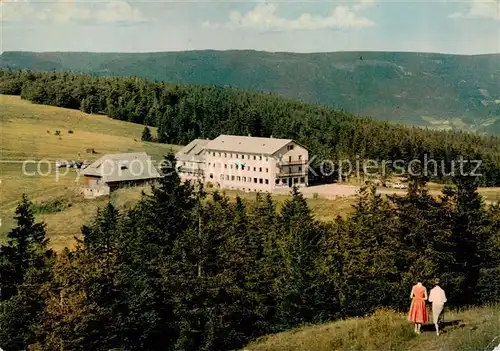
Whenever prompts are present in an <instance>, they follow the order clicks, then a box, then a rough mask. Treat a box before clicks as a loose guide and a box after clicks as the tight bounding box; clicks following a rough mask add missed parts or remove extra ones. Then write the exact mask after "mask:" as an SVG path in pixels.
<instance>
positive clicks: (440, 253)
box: [0, 154, 500, 351]
mask: <svg viewBox="0 0 500 351" xmlns="http://www.w3.org/2000/svg"><path fill="white" fill-rule="evenodd" d="M167 160H168V161H170V162H172V163H173V164H174V165H175V160H174V156H173V155H172V154H170V155H168V156H167ZM163 172H165V173H166V172H168V174H169V175H168V176H166V177H164V178H162V179H161V181H160V182H159V184H158V185H157V186H155V187H154V188H153V191H152V194H148V195H143V197H142V199H141V200H140V201H139V203H138V204H137V205H136V206H135V207H134V208H132V209H129V210H121V211H120V210H119V209H117V208H115V207H114V206H113V205H111V204H109V205H107V206H106V207H104V208H102V209H101V210H100V211H99V213H98V214H97V216H96V218H95V219H94V221H93V223H92V224H91V225H89V226H85V227H83V228H82V233H83V241H82V242H80V243H79V245H78V248H77V249H76V250H74V251H71V252H70V251H66V252H63V253H61V254H59V255H57V256H56V254H55V253H54V252H53V251H51V250H48V249H47V245H48V244H47V241H46V237H45V229H44V225H43V223H36V222H35V219H34V216H33V206H32V204H31V203H30V202H29V200H28V199H27V198H23V199H22V201H21V203H20V204H19V207H18V209H17V212H16V219H17V226H16V228H14V229H13V230H12V231H11V232H10V233H9V243H8V244H7V245H5V246H2V247H1V251H0V274H1V277H2V279H1V281H0V287H1V292H2V294H1V302H0V346H1V347H2V349H4V350H5V351H17V350H25V349H27V348H28V346H30V348H29V349H30V350H96V351H101V350H102V351H108V350H149V351H155V350H158V351H160V350H161V351H174V350H175V351H176V350H183V351H196V350H204V351H226V350H235V349H238V348H241V347H242V346H243V345H245V344H246V343H247V342H248V341H249V340H251V339H254V338H256V337H258V336H260V335H263V334H267V333H272V332H278V331H281V330H286V329H289V328H293V327H296V326H298V325H301V324H303V323H311V322H325V321H328V320H333V319H338V318H344V317H349V316H363V315H365V314H366V313H371V312H373V311H375V309H377V308H379V307H382V306H386V307H391V308H395V309H397V310H400V311H407V308H408V307H409V303H410V300H409V294H410V290H411V287H412V285H413V284H415V283H416V282H417V281H421V282H422V283H424V285H427V286H428V284H429V283H430V282H431V281H432V279H435V278H436V277H439V278H440V279H441V281H442V284H441V285H442V286H443V288H444V289H445V290H446V294H447V297H448V306H449V307H450V308H456V307H464V306H469V305H481V304H486V303H495V302H496V303H498V302H500V289H498V287H499V286H500V280H499V279H500V274H499V273H500V260H499V259H500V257H499V254H500V250H499V249H500V247H499V244H500V237H499V227H498V223H499V219H500V207H498V206H492V207H485V205H484V204H483V202H482V199H481V197H480V196H479V195H478V194H477V189H476V179H474V178H473V177H455V178H454V184H455V185H454V186H453V187H447V188H446V189H445V190H444V191H443V194H442V197H441V198H440V199H436V198H434V197H432V196H429V195H428V193H427V190H426V188H425V182H424V180H423V179H420V178H415V179H412V180H411V183H410V187H409V192H408V194H407V195H406V196H403V197H397V196H392V197H389V198H387V199H386V198H382V197H381V196H380V195H377V194H375V190H374V189H363V190H362V192H361V194H360V196H359V198H358V200H357V203H356V205H355V209H354V213H353V214H352V215H351V216H349V217H347V218H344V219H341V218H339V219H338V220H336V221H334V222H327V223H324V222H318V221H316V220H314V219H313V216H312V214H311V211H310V209H309V208H308V206H307V202H306V201H305V199H304V198H303V196H302V195H301V194H300V193H298V192H297V191H296V190H294V191H293V194H292V196H291V198H290V199H289V200H287V201H286V202H285V203H284V205H283V207H282V209H281V211H279V213H278V212H277V211H276V204H275V203H274V201H273V199H272V197H271V196H270V195H267V196H262V195H261V194H258V195H257V197H256V201H255V202H251V203H244V202H243V201H242V200H241V199H240V198H236V201H230V200H229V199H228V198H227V197H225V196H224V195H222V194H219V193H213V194H211V195H210V196H207V195H206V194H205V193H204V192H203V189H202V188H201V187H196V186H194V184H189V183H184V184H181V183H180V179H179V177H178V175H177V174H176V173H175V172H172V170H171V169H163ZM416 219H418V220H416ZM374 325H375V326H376V327H380V326H379V324H378V323H376V324H374ZM380 328H383V326H382V327H380ZM408 329H410V328H408ZM366 332H367V330H363V331H362V333H364V334H366ZM384 332H385V333H387V330H384ZM403 332H405V331H404V330H400V333H403ZM490 341H491V340H488V339H487V338H485V337H484V335H482V336H481V338H480V339H479V340H478V341H477V342H476V343H475V345H476V346H478V348H476V350H483V349H484V347H485V346H486V345H487V344H488V343H489V342H490ZM373 342H374V343H376V341H373ZM370 345H373V343H371V344H370ZM381 349H384V348H383V347H381ZM490 350H491V349H490Z"/></svg>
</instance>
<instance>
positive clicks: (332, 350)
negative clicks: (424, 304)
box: [244, 305, 500, 351]
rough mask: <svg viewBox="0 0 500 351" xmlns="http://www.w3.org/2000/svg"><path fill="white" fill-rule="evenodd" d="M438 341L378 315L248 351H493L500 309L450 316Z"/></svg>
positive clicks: (286, 335)
mask: <svg viewBox="0 0 500 351" xmlns="http://www.w3.org/2000/svg"><path fill="white" fill-rule="evenodd" d="M444 318H445V319H444V322H445V325H444V328H443V329H442V334H441V335H440V336H439V337H438V336H436V334H435V332H434V326H433V325H432V324H430V323H429V324H426V325H424V326H422V334H420V335H416V334H415V333H413V326H412V324H411V323H409V322H408V321H407V320H406V314H401V313H396V312H393V311H389V310H380V311H377V312H376V313H374V314H373V315H371V316H367V317H365V318H352V319H346V320H341V321H336V322H332V323H326V324H320V325H311V326H304V327H302V328H298V329H294V330H290V331H286V332H283V333H279V334H275V335H269V336H265V337H263V338H260V339H258V340H256V341H255V342H253V343H251V344H250V345H248V346H247V347H245V348H244V350H247V351H347V350H350V351H352V350H360V351H361V350H363V351H375V350H380V351H389V350H398V351H406V350H407V351H491V350H493V348H494V347H495V346H497V345H499V344H500V306H498V305H496V306H486V307H480V308H472V309H467V310H463V311H447V310H445V315H444Z"/></svg>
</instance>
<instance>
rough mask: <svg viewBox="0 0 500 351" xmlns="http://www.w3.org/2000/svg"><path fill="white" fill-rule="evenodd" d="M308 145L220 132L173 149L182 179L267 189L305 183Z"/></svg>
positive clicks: (304, 184) (240, 187) (248, 188)
mask: <svg viewBox="0 0 500 351" xmlns="http://www.w3.org/2000/svg"><path fill="white" fill-rule="evenodd" d="M308 155H309V152H308V149H307V148H305V147H304V146H302V145H300V144H298V143H297V142H295V141H293V140H291V139H277V138H272V137H271V138H260V137H251V136H236V135H220V136H218V137H217V138H215V139H214V140H205V139H195V140H193V141H192V142H191V143H189V144H188V145H186V146H185V147H184V148H182V149H181V150H180V151H179V152H177V153H176V159H177V166H178V168H179V175H180V177H181V179H182V180H188V179H189V180H195V179H200V180H202V181H203V182H205V183H208V182H210V183H212V184H213V185H214V186H215V187H219V188H221V189H239V190H244V191H263V192H265V191H269V192H272V191H273V190H276V189H283V188H289V187H292V186H298V187H305V186H308Z"/></svg>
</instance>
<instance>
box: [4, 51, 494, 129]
mask: <svg viewBox="0 0 500 351" xmlns="http://www.w3.org/2000/svg"><path fill="white" fill-rule="evenodd" d="M0 67H4V68H5V67H10V68H13V69H32V70H37V71H75V72H83V73H92V74H97V75H115V76H116V75H118V76H120V75H121V76H140V77H144V78H147V79H153V80H161V81H168V82H175V83H192V84H214V85H221V86H224V85H230V86H233V87H238V88H245V89H253V90H259V91H265V92H273V93H277V94H280V95H282V96H285V97H289V98H300V99H302V100H304V101H306V102H310V103H315V104H322V105H328V106H332V107H336V108H340V109H345V110H347V111H350V112H354V113H358V114H363V115H370V116H374V117H376V118H378V119H383V120H389V121H396V122H401V123H406V124H415V125H426V126H431V127H433V128H439V129H465V130H473V131H479V132H489V133H498V132H500V88H499V83H498V82H500V55H478V56H459V55H445V54H424V53H397V52H339V53H313V54H297V53H269V52H259V51H244V50H243V51H211V50H206V51H184V52H168V53H167V52H160V53H77V52H74V53H68V52H55V53H32V52H5V53H3V54H2V55H1V56H0Z"/></svg>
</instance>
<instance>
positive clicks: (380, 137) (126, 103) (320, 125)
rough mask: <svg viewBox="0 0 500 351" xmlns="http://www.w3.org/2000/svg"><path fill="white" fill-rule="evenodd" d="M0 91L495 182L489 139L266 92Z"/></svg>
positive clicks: (195, 133) (23, 78) (325, 155)
mask: <svg viewBox="0 0 500 351" xmlns="http://www.w3.org/2000/svg"><path fill="white" fill-rule="evenodd" d="M0 93H3V94H15V95H19V94H20V95H21V97H22V98H23V99H26V100H29V101H32V102H35V103H39V104H48V105H54V106H59V107H67V108H73V109H81V110H82V111H84V112H88V113H101V114H107V115H108V116H109V117H111V118H115V119H119V120H126V121H131V122H135V123H146V124H149V125H154V126H157V127H158V141H160V142H166V143H170V144H187V143H188V142H190V141H191V140H192V139H194V138H210V139H212V138H215V137H217V136H218V135H219V134H222V133H225V134H238V135H247V134H251V135H253V136H271V135H272V136H274V137H278V138H279V137H283V138H285V137H286V138H292V139H295V140H297V141H298V142H300V143H303V144H304V145H307V147H309V148H310V154H311V156H310V158H311V159H313V157H314V159H313V160H312V164H313V166H315V167H319V166H320V164H321V162H322V161H324V160H332V162H334V165H338V163H339V162H340V161H344V160H349V161H351V163H352V164H353V165H355V164H356V161H359V160H364V159H371V160H377V161H381V160H389V161H393V162H394V161H396V160H402V161H404V162H405V163H406V164H408V163H409V161H411V160H413V159H420V160H423V159H424V157H426V158H427V160H430V159H433V160H435V161H436V162H437V169H434V168H432V167H434V166H433V164H430V165H429V172H428V173H429V175H430V176H432V173H434V174H436V177H433V180H436V181H443V180H446V178H447V176H446V175H444V176H443V174H444V173H448V174H449V172H450V170H451V168H450V167H451V166H450V164H451V161H452V160H456V159H457V158H459V157H461V156H463V157H465V158H466V157H471V158H473V159H480V160H482V166H481V169H480V172H481V173H482V174H483V177H481V179H480V181H481V185H482V186H491V185H499V184H500V158H499V157H498V156H499V155H500V139H499V138H497V137H481V136H478V135H475V134H471V133H463V132H455V131H433V130H425V129H421V128H416V127H403V126H397V125H392V124H390V123H387V122H380V121H375V120H373V119H370V118H361V117H356V116H354V115H352V114H350V113H347V112H342V111H337V110H333V109H331V108H327V107H320V106H314V105H308V104H305V103H303V102H299V101H293V100H287V99H284V98H281V97H278V96H275V95H271V94H263V93H255V92H248V91H242V90H236V89H229V88H221V87H210V86H209V87H206V86H193V85H170V84H165V83H157V82H148V81H145V80H142V79H140V78H116V77H92V76H89V75H75V74H70V73H33V72H25V71H23V72H20V71H18V72H7V71H0ZM441 162H443V164H444V165H445V167H441ZM379 165H380V167H382V165H381V164H379ZM388 168H389V169H388V170H387V171H388V172H389V171H391V169H390V167H388ZM326 171H328V169H326ZM326 171H325V172H326ZM384 171H385V170H384ZM318 172H319V169H318ZM325 172H324V173H325ZM332 177H335V174H333V175H332Z"/></svg>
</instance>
